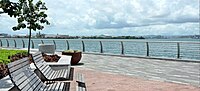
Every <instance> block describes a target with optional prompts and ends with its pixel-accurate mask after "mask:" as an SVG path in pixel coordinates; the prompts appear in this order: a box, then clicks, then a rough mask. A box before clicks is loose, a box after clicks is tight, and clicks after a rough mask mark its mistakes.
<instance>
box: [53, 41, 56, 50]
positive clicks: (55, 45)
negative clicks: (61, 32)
mask: <svg viewBox="0 0 200 91" xmlns="http://www.w3.org/2000/svg"><path fill="white" fill-rule="evenodd" d="M53 43H54V45H55V50H56V42H55V40H53Z"/></svg>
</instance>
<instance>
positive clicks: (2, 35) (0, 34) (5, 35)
mask: <svg viewBox="0 0 200 91" xmlns="http://www.w3.org/2000/svg"><path fill="white" fill-rule="evenodd" d="M6 37H9V35H8V34H5V33H0V38H6Z"/></svg>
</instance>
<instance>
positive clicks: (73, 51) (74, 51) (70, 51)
mask: <svg viewBox="0 0 200 91" xmlns="http://www.w3.org/2000/svg"><path fill="white" fill-rule="evenodd" d="M64 52H68V53H76V52H81V51H80V50H65V51H64Z"/></svg>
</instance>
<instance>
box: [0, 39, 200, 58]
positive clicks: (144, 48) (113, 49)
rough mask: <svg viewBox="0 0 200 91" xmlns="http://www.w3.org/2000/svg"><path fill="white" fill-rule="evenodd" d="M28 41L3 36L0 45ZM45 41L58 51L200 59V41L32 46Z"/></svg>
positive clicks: (70, 42)
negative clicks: (70, 50) (72, 50)
mask: <svg viewBox="0 0 200 91" xmlns="http://www.w3.org/2000/svg"><path fill="white" fill-rule="evenodd" d="M24 40H26V41H24ZM27 42H28V41H27V39H13V38H8V39H4V38H2V39H0V47H15V48H25V47H27V45H26V44H28V43H27ZM45 43H48V44H49V43H51V44H54V45H55V49H56V50H57V51H63V50H69V49H74V50H82V51H83V52H93V53H112V54H119V55H134V56H135V55H136V56H147V57H167V58H177V59H196V60H200V42H181V41H178V42H171V41H170V42H169V41H136V40H65V39H62V40H59V39H32V40H31V46H32V47H31V48H33V49H35V48H38V44H45ZM20 45H21V47H20Z"/></svg>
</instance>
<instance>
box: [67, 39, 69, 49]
mask: <svg viewBox="0 0 200 91" xmlns="http://www.w3.org/2000/svg"><path fill="white" fill-rule="evenodd" d="M66 43H67V50H69V42H68V40H66Z"/></svg>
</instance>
